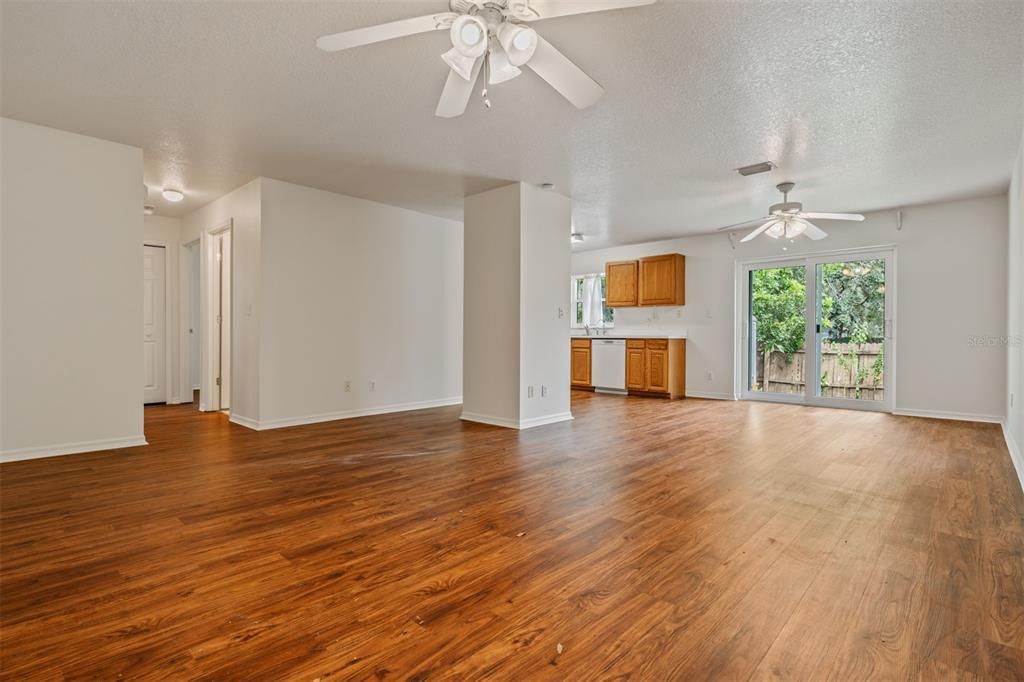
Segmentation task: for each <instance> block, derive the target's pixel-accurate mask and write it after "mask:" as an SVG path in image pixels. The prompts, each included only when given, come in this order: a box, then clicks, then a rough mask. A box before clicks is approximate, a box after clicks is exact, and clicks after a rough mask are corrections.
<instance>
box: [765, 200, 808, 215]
mask: <svg viewBox="0 0 1024 682" xmlns="http://www.w3.org/2000/svg"><path fill="white" fill-rule="evenodd" d="M802 210H804V205H803V204H801V203H800V202H799V201H785V202H783V203H781V204H772V206H771V208H769V209H768V212H769V213H770V214H771V215H779V214H780V213H799V212H800V211H802Z"/></svg>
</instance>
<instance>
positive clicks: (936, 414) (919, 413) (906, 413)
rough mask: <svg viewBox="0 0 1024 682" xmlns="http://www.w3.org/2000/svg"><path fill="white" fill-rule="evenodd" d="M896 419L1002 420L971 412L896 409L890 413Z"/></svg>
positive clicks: (990, 422)
mask: <svg viewBox="0 0 1024 682" xmlns="http://www.w3.org/2000/svg"><path fill="white" fill-rule="evenodd" d="M892 413H893V414H895V415H896V416H898V417H924V418H926V419H952V420H953V421H958V422H982V423H986V424H1002V423H1003V418H1002V417H998V416H996V415H993V414H973V413H971V412H942V411H940V410H914V409H905V408H902V407H898V408H896V409H895V410H893V412H892Z"/></svg>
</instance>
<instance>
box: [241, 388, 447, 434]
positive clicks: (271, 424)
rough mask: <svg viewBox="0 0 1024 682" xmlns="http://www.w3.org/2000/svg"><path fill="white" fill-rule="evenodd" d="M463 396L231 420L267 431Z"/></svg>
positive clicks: (424, 405)
mask: <svg viewBox="0 0 1024 682" xmlns="http://www.w3.org/2000/svg"><path fill="white" fill-rule="evenodd" d="M461 404H462V396H455V397H453V398H440V399H438V400H420V401H417V402H411V403H395V404H393V405H380V406H378V407H367V408H363V409H359V410H345V411H343V412H327V413H324V414H310V415H306V416H304V417H286V418H284V419H268V420H266V421H262V420H255V419H249V418H248V417H243V416H241V415H236V414H232V415H231V417H230V421H232V422H234V423H235V424H238V425H239V426H244V427H246V428H247V429H253V430H255V431H266V430H268V429H283V428H285V427H288V426H303V425H305V424H319V423H321V422H333V421H337V420H339V419H353V418H355V417H370V416H373V415H375V414H391V413H392V412H409V411H411V410H426V409H429V408H431V407H447V406H450V405H461Z"/></svg>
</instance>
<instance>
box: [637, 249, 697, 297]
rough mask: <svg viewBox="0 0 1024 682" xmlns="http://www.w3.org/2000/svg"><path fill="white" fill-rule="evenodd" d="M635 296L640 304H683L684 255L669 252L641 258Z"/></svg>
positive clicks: (684, 282) (684, 288)
mask: <svg viewBox="0 0 1024 682" xmlns="http://www.w3.org/2000/svg"><path fill="white" fill-rule="evenodd" d="M637 296H638V301H639V304H640V305H685V303H686V257H685V256H683V255H682V254H679V253H669V254H665V255H663V256H648V257H647V258H641V259H640V263H639V286H638V294H637Z"/></svg>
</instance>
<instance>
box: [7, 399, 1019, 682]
mask: <svg viewBox="0 0 1024 682" xmlns="http://www.w3.org/2000/svg"><path fill="white" fill-rule="evenodd" d="M573 412H574V416H575V417H576V419H575V420H574V421H573V422H567V423H562V424H555V425H551V426H546V427H540V428H537V429H531V430H528V431H523V432H516V431H510V430H505V429H499V428H495V427H489V426H485V425H480V424H471V423H466V422H461V421H459V419H458V414H459V412H458V408H457V407H452V408H438V409H432V410H422V411H418V412H409V413H403V414H390V415H381V416H377V417H367V418H359V419H351V420H346V421H340V422H325V423H322V424H315V425H310V426H303V427H295V428H288V429H280V430H274V431H264V432H254V431H249V430H247V429H244V428H242V427H239V426H236V425H233V424H230V423H229V422H227V420H226V418H225V417H224V415H221V414H199V413H196V412H194V411H193V410H192V409H191V407H190V406H159V407H151V408H147V409H146V435H147V439H148V440H149V442H150V445H149V446H146V447H139V448H128V449H124V450H118V451H116V452H97V453H84V454H80V455H69V456H66V457H57V458H49V459H41V460H33V461H26V462H15V463H8V464H3V465H0V493H2V494H0V679H5V680H6V679H12V680H13V679H32V680H35V679H65V678H66V679H118V678H119V677H121V678H124V679H129V678H131V679H183V678H186V679H216V680H223V679H296V680H314V679H318V678H319V679H320V680H321V682H324V681H327V680H339V679H340V680H348V679H366V678H371V679H483V678H498V679H542V680H543V679H551V680H556V679H557V680H593V679H615V678H619V679H625V678H628V679H644V680H646V679H651V680H662V679H686V680H698V679H788V680H824V679H827V678H829V676H831V678H832V679H843V680H848V679H877V680H922V681H925V680H927V681H928V682H931V680H941V679H951V680H988V679H1024V663H1022V657H1021V651H1024V494H1022V493H1021V491H1020V489H1019V487H1017V484H1016V481H1015V479H1013V478H1011V477H1012V476H1013V471H1012V465H1011V464H1010V461H1009V458H1008V453H1007V452H1006V450H1005V447H1004V446H1003V444H1002V441H1001V440H1000V433H999V429H998V427H997V426H995V425H984V424H966V423H962V422H944V421H936V420H923V419H914V418H907V417H893V416H890V415H884V414H878V413H870V412H851V411H843V410H833V409H822V408H803V407H796V406H790V405H781V404H769V403H752V402H730V401H704V400H692V399H691V400H685V401H673V402H669V401H657V400H648V399H642V398H620V397H609V396H602V395H599V394H592V393H586V394H578V395H577V394H574V396H573ZM559 645H562V650H561V652H559V651H558V646H559Z"/></svg>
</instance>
